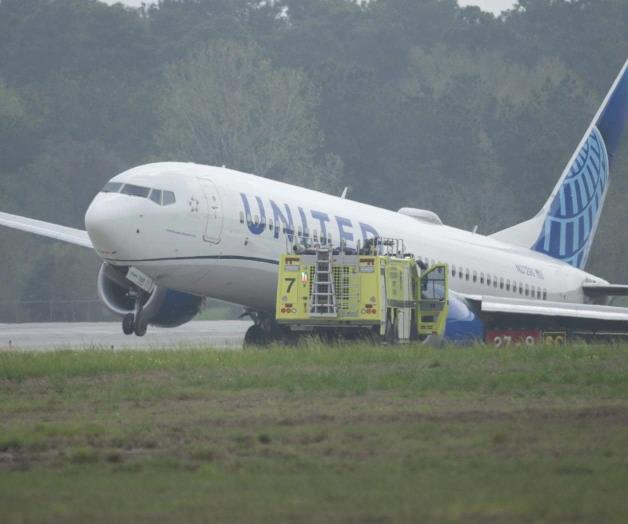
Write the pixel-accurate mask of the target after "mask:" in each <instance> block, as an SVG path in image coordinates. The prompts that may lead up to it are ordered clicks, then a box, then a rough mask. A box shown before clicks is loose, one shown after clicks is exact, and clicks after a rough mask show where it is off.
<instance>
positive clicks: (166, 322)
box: [98, 264, 203, 327]
mask: <svg viewBox="0 0 628 524" xmlns="http://www.w3.org/2000/svg"><path fill="white" fill-rule="evenodd" d="M130 289H131V284H130V282H129V281H127V280H126V278H125V277H124V274H123V273H122V272H120V271H119V270H118V269H117V268H115V267H113V266H110V265H109V264H103V265H102V267H101V268H100V272H99V273H98V296H99V297H100V299H101V300H102V301H103V303H104V304H105V306H106V307H107V309H108V310H109V311H111V312H112V313H115V314H116V315H119V316H120V317H123V316H124V315H126V314H127V313H132V312H133V311H134V306H135V304H134V301H133V299H132V298H131V297H129V296H128V292H129V290H130ZM202 307H203V298H202V297H199V296H196V295H190V294H189V293H181V292H180V291H173V290H172V289H166V288H161V287H158V286H156V287H155V289H154V290H153V291H152V293H151V294H150V295H148V297H147V298H146V300H145V301H144V304H143V305H142V314H143V315H144V317H145V318H146V319H147V320H148V323H149V324H151V325H153V326H160V327H177V326H180V325H181V324H185V323H186V322H189V321H190V320H192V319H193V318H194V317H195V316H196V315H197V314H198V312H199V311H200V310H201V308H202Z"/></svg>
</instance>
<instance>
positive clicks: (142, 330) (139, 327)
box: [135, 315, 148, 337]
mask: <svg viewBox="0 0 628 524" xmlns="http://www.w3.org/2000/svg"><path fill="white" fill-rule="evenodd" d="M147 329H148V321H147V320H146V319H145V318H144V317H143V316H142V315H140V316H139V318H137V319H136V320H135V334H136V335H137V336H138V337H143V336H144V335H146V330H147Z"/></svg>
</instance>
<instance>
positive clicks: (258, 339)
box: [244, 324, 268, 347]
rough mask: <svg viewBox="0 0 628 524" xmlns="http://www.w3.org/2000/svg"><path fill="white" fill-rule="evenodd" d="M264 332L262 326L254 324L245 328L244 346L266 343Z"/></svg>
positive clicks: (263, 344)
mask: <svg viewBox="0 0 628 524" xmlns="http://www.w3.org/2000/svg"><path fill="white" fill-rule="evenodd" d="M267 343H268V342H267V337H266V333H264V330H263V329H262V326H259V325H258V324H254V325H253V326H251V327H250V328H249V329H247V330H246V333H245V335H244V347H247V346H257V347H259V346H265V345H266V344H267Z"/></svg>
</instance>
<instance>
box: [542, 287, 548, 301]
mask: <svg viewBox="0 0 628 524" xmlns="http://www.w3.org/2000/svg"><path fill="white" fill-rule="evenodd" d="M543 300H547V289H544V290H543Z"/></svg>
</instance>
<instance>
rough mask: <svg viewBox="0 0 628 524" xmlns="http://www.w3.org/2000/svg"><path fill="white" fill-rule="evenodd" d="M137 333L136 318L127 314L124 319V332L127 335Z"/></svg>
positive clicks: (131, 314)
mask: <svg viewBox="0 0 628 524" xmlns="http://www.w3.org/2000/svg"><path fill="white" fill-rule="evenodd" d="M134 331H135V316H134V315H133V313H127V314H126V315H124V317H123V318H122V332H123V333H124V334H125V335H132V334H133V332H134Z"/></svg>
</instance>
